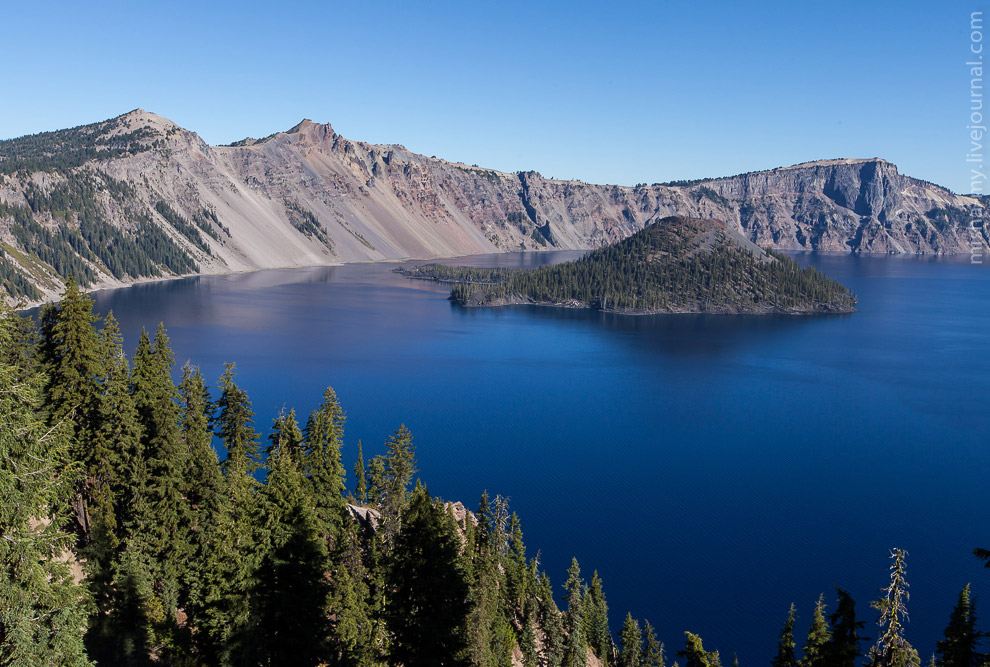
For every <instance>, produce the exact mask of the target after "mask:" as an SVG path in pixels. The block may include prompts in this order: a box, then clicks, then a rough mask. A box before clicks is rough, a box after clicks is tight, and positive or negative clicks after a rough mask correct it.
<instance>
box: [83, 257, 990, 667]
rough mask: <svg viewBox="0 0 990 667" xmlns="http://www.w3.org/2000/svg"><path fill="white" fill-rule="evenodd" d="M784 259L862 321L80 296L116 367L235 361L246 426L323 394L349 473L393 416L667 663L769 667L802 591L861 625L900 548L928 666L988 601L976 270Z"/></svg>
mask: <svg viewBox="0 0 990 667" xmlns="http://www.w3.org/2000/svg"><path fill="white" fill-rule="evenodd" d="M570 256H573V254H572V255H570ZM565 257H566V256H565ZM560 258H561V256H559V255H558V256H556V257H555V259H560ZM550 259H551V256H547V255H519V254H512V255H502V256H494V257H491V256H489V257H478V258H471V259H470V262H471V263H473V264H476V265H492V264H504V265H521V264H535V263H542V262H547V261H550ZM799 261H801V262H803V263H806V264H807V263H810V264H813V265H815V266H818V267H819V268H822V269H823V270H825V271H826V272H827V273H829V274H830V275H832V276H833V277H835V278H838V279H839V280H841V281H843V282H845V283H846V284H847V285H849V286H850V287H851V288H852V289H853V290H854V291H855V292H856V293H857V294H858V295H859V297H860V306H859V308H860V311H859V312H857V313H854V314H852V315H842V316H816V317H794V316H790V317H788V316H701V315H697V316H696V315H667V316H649V317H630V316H616V315H607V314H601V313H595V312H589V311H578V310H565V309H555V308H541V307H512V308H508V309H463V308H460V307H457V306H454V305H453V304H451V303H450V302H448V301H447V300H446V290H445V289H444V288H443V287H441V286H439V285H435V284H432V283H426V282H422V281H410V280H406V279H404V278H402V277H400V276H398V275H396V274H393V273H392V272H391V269H392V268H393V265H349V266H343V267H333V268H315V269H297V270H284V271H265V272H259V273H252V274H245V275H237V276H224V277H203V278H194V279H188V280H180V281H172V282H163V283H154V284H145V285H138V286H134V287H131V288H127V289H122V290H114V291H106V292H100V293H96V294H95V295H94V296H95V299H96V304H97V309H98V310H99V311H100V312H105V311H106V310H108V309H111V308H112V309H113V311H114V313H115V314H116V316H117V317H118V319H119V320H120V322H121V327H122V329H123V331H124V333H125V336H126V345H127V347H128V349H129V351H131V352H132V351H133V349H134V347H135V346H136V343H137V335H138V332H139V331H140V329H141V327H142V326H144V327H148V328H149V330H153V329H154V327H155V326H156V325H157V323H158V321H159V320H163V321H164V322H165V324H166V326H167V327H168V331H169V335H170V336H171V339H172V344H173V347H174V350H175V354H176V360H177V362H178V365H181V364H182V363H183V362H184V361H185V360H187V359H189V360H192V362H193V363H194V364H198V365H199V366H201V368H202V370H203V372H204V374H205V376H206V377H207V378H208V379H209V380H210V381H212V382H215V381H216V379H217V378H218V377H219V376H220V374H221V372H222V370H223V362H225V361H236V362H237V365H238V377H237V382H238V383H239V384H240V385H241V386H242V387H243V388H245V389H246V390H247V391H248V392H249V394H250V396H251V398H252V400H253V403H254V407H255V410H256V411H257V415H258V416H257V419H256V423H257V426H258V429H259V430H260V431H262V432H264V433H265V434H267V431H268V428H269V427H270V424H271V419H272V418H273V417H274V416H275V414H276V412H277V411H278V410H279V409H280V408H281V407H282V406H283V405H284V406H286V407H295V408H296V411H297V412H298V413H299V414H300V415H303V416H304V415H306V414H308V413H309V411H310V410H312V409H313V408H315V407H316V405H317V404H318V402H319V400H320V397H321V394H322V391H323V389H324V388H325V387H326V386H328V385H330V386H333V387H334V388H335V389H336V390H337V394H338V396H339V398H340V400H341V403H342V404H343V406H344V408H345V410H346V411H347V416H348V422H347V434H346V435H347V437H346V447H345V450H344V459H345V464H346V465H347V467H348V469H349V470H350V469H351V468H352V466H353V461H354V458H355V456H356V451H357V447H356V445H357V441H358V439H359V438H360V439H361V440H362V441H363V444H364V452H365V456H366V457H370V456H372V455H374V454H376V453H379V452H381V451H382V449H383V447H382V443H383V442H384V441H385V439H386V437H387V436H388V435H389V434H390V433H391V432H392V431H394V430H395V429H396V428H397V427H398V426H399V424H401V423H405V424H406V425H407V426H408V427H409V428H410V429H411V431H412V433H413V435H414V438H415V444H416V447H417V456H418V461H419V468H420V475H421V477H422V478H423V480H424V481H425V482H426V483H427V484H428V486H429V488H430V490H431V491H432V492H433V493H434V494H436V495H440V496H442V497H444V498H446V499H451V500H461V501H463V502H464V503H465V504H467V505H469V506H471V507H472V508H473V507H475V506H476V504H477V499H478V497H479V496H480V495H481V492H482V490H484V489H488V491H489V492H490V493H491V494H492V495H495V494H501V495H504V496H508V497H509V498H510V503H511V507H512V509H514V510H516V511H517V512H518V513H519V514H520V516H521V518H522V523H523V530H524V532H525V534H526V541H527V547H528V550H529V553H530V554H531V555H532V554H535V553H536V552H537V551H538V550H539V551H540V552H541V553H542V557H541V562H542V565H543V566H544V567H545V568H546V570H547V571H548V572H549V573H550V576H551V579H552V580H553V582H554V584H555V586H556V587H557V590H558V592H560V586H561V585H562V584H563V582H564V579H565V570H566V568H567V565H568V563H569V562H570V558H571V556H572V555H573V556H577V558H578V560H579V561H580V563H581V565H582V570H583V573H584V575H585V578H586V579H590V577H591V573H592V570H594V569H597V570H598V571H599V573H600V574H601V576H602V578H603V579H604V583H605V593H606V596H607V599H608V601H609V605H610V608H611V613H612V625H613V628H614V629H615V630H616V631H618V630H619V629H620V628H621V623H622V619H623V618H624V616H625V613H626V611H631V612H632V613H633V615H634V616H635V617H637V618H639V619H641V620H642V619H644V618H647V619H649V620H650V621H651V622H652V623H653V625H654V626H656V627H657V629H658V633H659V635H660V638H661V639H662V640H663V641H664V642H665V643H666V644H667V647H668V654H672V653H673V652H675V651H677V650H679V649H681V648H683V631H684V630H691V631H692V632H696V633H700V634H701V635H702V637H703V638H704V640H705V645H706V647H707V648H708V649H709V650H713V649H715V648H718V649H720V650H721V652H722V655H723V658H725V662H726V663H728V662H729V661H731V656H732V653H733V652H737V653H738V655H739V658H740V661H741V663H742V664H743V665H747V664H748V665H758V664H767V663H768V662H769V660H770V659H771V658H772V657H773V655H774V654H775V645H776V638H777V634H778V632H779V630H780V627H781V625H782V624H783V621H784V618H785V616H786V614H787V608H788V605H789V604H790V603H791V602H792V601H793V602H795V603H796V604H797V607H798V614H799V619H798V623H797V630H796V634H797V635H798V643H799V644H801V643H803V639H804V634H805V631H806V629H807V627H808V624H809V623H810V621H811V612H812V610H813V607H814V602H815V600H816V599H817V597H818V594H819V593H821V592H824V593H825V594H826V598H827V599H828V600H829V601H830V608H834V599H835V596H834V590H833V585H839V586H841V587H843V588H846V589H847V590H849V591H850V592H851V594H852V595H853V597H854V598H855V599H856V601H857V610H858V612H859V615H860V618H862V619H864V620H866V622H867V629H866V632H865V633H866V634H867V635H868V636H870V637H875V636H876V634H877V633H876V626H875V625H874V622H875V618H876V617H875V614H874V612H873V611H872V610H871V609H870V608H869V604H868V603H869V601H870V600H872V599H874V598H876V597H878V596H879V595H878V593H877V589H879V588H881V587H883V586H885V585H886V584H887V583H888V581H889V579H888V577H889V573H888V569H887V568H888V565H889V562H888V552H889V549H890V548H891V547H901V548H904V549H907V550H908V552H909V554H910V555H909V557H908V581H909V582H910V584H911V594H912V595H911V601H910V603H909V606H908V609H909V611H910V614H911V622H910V624H909V625H908V626H907V635H908V638H909V640H910V641H912V642H913V643H914V645H915V646H916V647H917V648H918V649H919V650H920V652H921V654H922V657H923V660H926V659H927V657H926V656H928V655H930V654H931V653H932V651H933V650H934V648H935V640H936V639H938V638H940V636H941V631H942V629H943V628H944V627H945V624H946V623H947V621H948V617H949V614H950V612H951V610H952V606H953V604H954V603H955V600H956V597H957V595H958V592H959V590H960V589H961V588H962V587H963V586H964V585H965V584H966V583H967V582H970V581H971V582H972V583H973V589H974V592H975V593H976V594H977V595H978V596H979V597H980V598H981V600H990V571H988V570H985V569H983V568H982V567H981V564H980V563H979V561H977V560H976V559H975V558H974V557H973V556H972V553H971V552H972V549H973V547H975V546H983V547H990V484H988V480H990V411H988V409H987V399H988V397H990V266H987V265H984V266H971V265H969V264H968V257H966V258H963V259H962V260H957V261H951V260H948V261H947V260H941V261H936V260H932V259H926V258H901V257H848V256H800V257H799ZM303 418H304V417H303ZM349 481H350V480H349ZM985 604H990V603H984V605H985ZM982 609H983V612H982V613H981V618H982V619H987V618H990V607H986V606H983V607H982ZM978 610H979V608H978ZM983 627H984V628H987V627H988V626H987V623H986V622H985V621H984V622H983Z"/></svg>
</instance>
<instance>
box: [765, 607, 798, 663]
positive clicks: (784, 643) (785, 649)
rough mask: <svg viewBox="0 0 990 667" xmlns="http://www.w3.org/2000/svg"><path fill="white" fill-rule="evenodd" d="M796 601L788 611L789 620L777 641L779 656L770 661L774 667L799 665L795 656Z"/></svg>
mask: <svg viewBox="0 0 990 667" xmlns="http://www.w3.org/2000/svg"><path fill="white" fill-rule="evenodd" d="M794 611H795V610H794V603H793V602H792V603H791V609H790V611H788V612H787V621H786V622H785V623H784V629H783V630H781V631H780V639H779V640H778V642H777V657H775V658H774V659H773V661H772V662H771V663H770V664H771V665H772V666H773V667H797V665H798V661H797V658H795V657H794V620H795V615H794Z"/></svg>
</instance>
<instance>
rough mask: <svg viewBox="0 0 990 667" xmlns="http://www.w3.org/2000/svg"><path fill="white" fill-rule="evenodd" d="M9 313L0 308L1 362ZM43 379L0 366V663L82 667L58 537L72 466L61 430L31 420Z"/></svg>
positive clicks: (8, 339) (80, 606)
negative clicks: (69, 462)
mask: <svg viewBox="0 0 990 667" xmlns="http://www.w3.org/2000/svg"><path fill="white" fill-rule="evenodd" d="M15 318H16V316H15V315H14V314H13V313H11V312H10V311H9V310H7V309H6V308H3V307H2V306H0V358H3V359H7V358H10V354H9V353H10V348H11V346H12V345H14V344H15V339H14V331H15V329H16V324H15V322H14V320H15ZM41 390H42V378H41V377H40V376H39V375H37V374H34V373H30V372H28V369H25V368H17V367H15V366H12V365H7V364H6V363H3V364H0V535H3V537H4V539H2V540H0V664H2V665H11V666H14V665H30V666H33V665H37V666H39V667H40V666H41V665H56V664H57V665H69V666H80V667H81V666H83V665H88V664H89V661H88V660H87V659H86V655H85V652H84V649H83V629H84V628H85V626H86V612H87V606H86V602H87V601H86V597H85V594H84V591H83V590H82V589H81V588H80V587H79V586H78V585H76V584H75V583H74V582H73V579H72V574H71V573H70V571H69V567H68V564H67V562H66V560H65V557H66V556H68V557H69V558H70V559H71V558H72V556H73V554H72V552H71V544H72V541H71V538H70V536H69V535H68V534H66V533H65V532H63V530H62V526H64V525H65V523H66V519H67V517H66V510H67V509H68V499H69V496H70V494H71V492H72V487H73V481H74V480H73V479H72V476H73V474H74V473H75V472H76V471H75V470H74V468H72V467H67V466H66V461H67V454H68V448H67V444H68V442H67V438H66V433H65V430H64V429H63V428H61V427H60V426H58V425H56V428H54V429H50V428H49V427H47V426H46V425H45V424H44V423H43V422H42V421H41V420H40V419H39V417H38V414H39V412H40V407H41V400H42V391H41Z"/></svg>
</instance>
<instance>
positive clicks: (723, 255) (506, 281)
mask: <svg viewBox="0 0 990 667" xmlns="http://www.w3.org/2000/svg"><path fill="white" fill-rule="evenodd" d="M396 272H398V273H401V274H403V275H405V276H407V277H409V278H418V279H424V280H433V281H436V282H441V283H450V284H451V288H450V299H451V300H452V301H454V302H456V303H458V304H460V305H462V306H469V307H476V306H505V305H513V304H530V305H549V306H559V307H569V308H590V309H594V310H601V311H607V312H614V313H622V314H660V313H732V314H769V313H793V314H808V313H850V312H853V311H854V310H855V305H856V297H855V296H854V295H853V294H852V293H851V292H850V291H849V289H848V288H846V287H845V286H844V285H842V284H841V283H839V282H837V281H835V280H832V279H831V278H828V277H827V276H825V275H824V274H823V273H821V272H819V271H818V270H816V269H814V268H811V267H808V268H802V267H801V266H799V265H798V263H797V262H795V261H794V260H793V259H791V258H789V257H787V256H785V255H781V254H779V253H775V252H773V251H772V250H769V249H762V248H760V247H759V246H757V245H755V244H754V243H752V242H751V241H749V240H748V239H746V238H744V237H743V236H742V235H741V234H739V232H737V231H735V230H734V229H731V228H730V227H728V226H727V225H726V224H725V223H724V222H722V221H720V220H703V219H699V218H686V217H668V218H664V219H662V220H659V221H657V222H655V223H653V224H651V225H648V226H647V227H646V228H644V229H643V230H641V231H639V232H636V233H635V234H633V235H632V236H630V237H628V238H626V239H624V240H622V241H619V242H618V243H615V244H613V245H610V246H606V247H604V248H599V249H598V250H594V251H592V252H590V253H588V254H587V255H585V256H584V257H582V258H580V259H577V260H575V261H570V262H564V263H560V264H553V265H547V266H540V267H537V268H532V269H508V268H476V267H465V266H448V265H444V264H425V265H421V266H418V267H415V268H412V269H406V268H399V269H396Z"/></svg>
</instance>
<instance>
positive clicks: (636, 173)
mask: <svg viewBox="0 0 990 667" xmlns="http://www.w3.org/2000/svg"><path fill="white" fill-rule="evenodd" d="M980 9H986V7H983V6H982V5H980V4H979V3H976V2H972V3H970V2H960V1H959V0H950V1H948V2H938V3H936V2H886V3H881V2H873V3H870V2H865V1H864V0H859V1H857V2H827V3H824V2H823V3H818V2H816V3H809V2H794V1H787V2H765V3H759V4H752V5H743V4H742V3H729V2H724V3H723V2H704V3H702V2H679V3H662V2H612V3H608V4H607V5H606V3H587V2H580V1H574V2H568V3H535V4H534V3H528V2H515V1H514V0H512V1H505V0H499V2H449V3H448V2H434V3H419V2H410V1H409V0H406V1H404V2H389V1H380V2H354V3H335V2H326V1H321V2H312V3H300V2H277V3H276V2H269V3H252V2H243V1H241V2H205V3H202V4H201V3H198V2H197V3H187V2H178V3H135V2H127V3H117V2H104V3H95V4H94V3H80V2H72V3H68V2H50V3H29V2H19V3H7V4H6V7H5V9H4V17H3V22H4V24H5V30H4V31H3V33H4V34H3V39H2V42H0V53H2V54H3V62H4V68H3V74H2V76H0V82H2V88H3V91H4V92H3V95H2V97H0V100H2V101H0V138H9V137H15V136H20V135H23V134H30V133H34V132H39V131H44V130H51V129H56V128H62V127H68V126H73V125H80V124H83V123H88V122H93V121H97V120H103V119H106V118H109V117H112V116H116V115H119V114H121V113H124V112H126V111H129V110H131V109H134V108H137V107H141V108H144V109H148V110H150V111H154V112H156V113H158V114H160V115H163V116H166V117H168V118H170V119H172V120H174V121H175V122H177V123H179V124H180V125H182V126H183V127H185V128H187V129H190V130H193V131H196V132H198V133H199V134H200V135H201V136H202V137H203V138H204V139H205V140H206V141H207V142H209V143H211V144H217V143H228V142H231V141H235V140H237V139H241V138H243V137H245V136H254V137H260V136H264V135H267V134H271V133H272V132H275V131H279V130H285V129H288V128H290V127H291V126H293V125H294V124H295V123H297V122H298V121H299V120H300V119H301V118H304V117H307V118H311V119H313V120H315V121H319V122H330V123H332V124H333V126H334V129H336V130H337V131H338V132H340V133H341V134H343V135H345V136H347V137H349V138H352V139H360V140H364V141H369V142H374V143H402V144H404V145H406V146H407V147H408V148H410V149H412V150H415V151H417V152H421V153H425V154H426V155H437V156H439V157H444V158H447V159H451V160H460V161H464V162H467V163H477V164H480V165H483V166H488V167H494V168H497V169H502V170H506V171H516V170H527V169H535V170H537V171H540V172H541V173H543V174H544V175H546V176H554V177H557V178H579V179H582V180H586V181H591V182H596V183H620V184H630V185H631V184H635V183H637V182H647V183H652V182H656V181H666V180H671V179H680V178H698V177H704V176H718V175H727V174H734V173H739V172H743V171H751V170H756V169H766V168H771V167H775V166H778V165H787V164H794V163H796V162H803V161H806V160H813V159H820V158H827V157H872V156H879V157H884V158H886V159H888V160H891V161H892V162H894V163H896V164H897V165H898V166H899V167H900V168H901V171H902V172H903V173H906V174H909V175H912V176H917V177H919V178H924V179H927V180H931V181H935V182H937V183H940V184H943V185H946V186H948V187H950V188H952V189H953V190H956V191H968V190H969V177H968V165H967V164H966V163H965V162H964V158H965V155H966V151H967V150H968V137H967V135H966V130H965V125H966V124H967V122H968V121H967V118H968V114H969V106H968V95H969V75H968V71H967V70H966V68H965V67H964V63H965V61H966V59H967V57H968V55H969V54H968V49H969V39H970V38H969V14H970V12H972V11H976V10H980ZM988 18H990V17H988ZM988 32H990V31H988ZM988 41H990V35H988ZM988 51H990V47H988Z"/></svg>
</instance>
